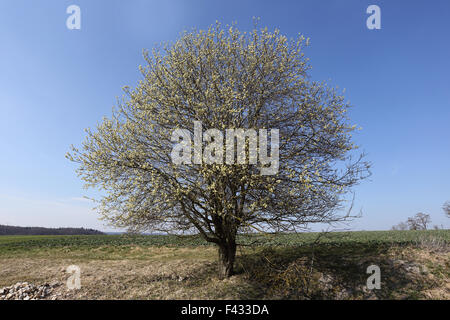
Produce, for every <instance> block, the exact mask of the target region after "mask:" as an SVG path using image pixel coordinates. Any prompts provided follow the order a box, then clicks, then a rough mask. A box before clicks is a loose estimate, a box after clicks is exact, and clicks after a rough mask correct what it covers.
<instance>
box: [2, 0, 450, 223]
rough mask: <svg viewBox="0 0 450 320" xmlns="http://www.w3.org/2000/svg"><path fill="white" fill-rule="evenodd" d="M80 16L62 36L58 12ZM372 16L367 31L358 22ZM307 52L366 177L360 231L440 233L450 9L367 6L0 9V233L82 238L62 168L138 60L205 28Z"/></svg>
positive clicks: (120, 4)
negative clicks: (367, 168)
mask: <svg viewBox="0 0 450 320" xmlns="http://www.w3.org/2000/svg"><path fill="white" fill-rule="evenodd" d="M72 4H76V5H78V6H79V7H80V8H81V29H80V30H69V29H67V27H66V19H67V17H68V16H69V14H67V13H66V8H67V7H68V6H69V5H72ZM371 4H376V5H378V6H379V7H380V8H381V29H380V30H369V29H368V28H367V27H366V19H367V17H369V14H367V13H366V9H367V7H368V6H369V5H371ZM254 16H256V17H260V18H261V20H260V25H261V26H267V27H268V28H269V29H271V30H273V29H274V28H279V29H280V31H281V32H282V33H283V34H285V35H286V36H288V37H294V36H295V35H297V34H298V33H299V32H300V33H302V34H304V35H305V36H306V37H310V38H311V46H310V47H309V48H308V49H307V51H306V55H307V56H308V57H309V58H310V59H311V65H312V67H313V69H312V72H311V74H312V77H313V79H315V80H327V81H329V83H330V84H331V85H334V86H336V85H337V86H339V87H340V88H346V94H345V95H346V97H347V99H348V100H349V101H350V103H351V104H352V105H353V109H352V111H351V115H350V116H351V119H352V121H353V122H354V123H356V124H358V125H359V126H361V127H362V128H363V130H361V131H360V132H359V133H358V134H357V136H356V137H355V140H356V142H357V143H358V144H360V145H361V146H362V149H363V150H365V151H366V152H367V153H368V157H367V159H368V160H369V161H371V162H372V163H373V169H372V172H373V175H372V177H371V178H370V180H367V181H364V182H363V183H362V184H361V185H360V186H358V187H356V188H355V192H356V195H355V196H356V203H355V209H356V210H359V209H362V210H363V217H362V218H361V219H359V220H358V221H356V222H355V223H352V224H351V225H350V227H351V228H353V229H355V230H356V229H364V230H382V229H389V228H390V227H391V226H392V225H394V224H396V223H398V222H401V221H404V220H406V219H407V217H409V216H412V215H414V214H415V213H417V212H425V213H429V214H430V215H431V217H432V224H437V225H441V224H442V225H444V227H447V228H448V227H450V221H449V219H448V218H446V217H445V216H444V214H443V211H442V209H441V206H442V204H443V203H444V202H445V201H446V200H450V148H449V147H450V139H449V138H450V125H449V123H450V78H449V74H450V59H449V57H450V41H449V40H450V38H449V31H450V2H449V1H448V0H442V1H439V0H435V1H399V0H397V1H379V0H371V1H366V0H321V1H317V0H302V1H300V0H297V1H256V0H255V1H248V0H239V1H206V0H204V1H203V0H202V1H200V0H196V1H192V0H190V1H187V0H186V1H137V0H128V1H113V0H108V1H106V0H104V1H101V0H97V1H87V0H71V1H62V0H40V1H25V0H2V1H1V2H0V115H1V116H0V224H10V225H22V226H32V225H39V226H46V227H60V226H61V227H62V226H73V227H92V228H98V229H101V230H111V228H109V227H105V226H103V225H102V222H99V221H98V220H97V218H98V215H97V214H96V213H95V212H94V211H92V210H91V208H92V204H91V203H90V202H88V201H86V200H84V199H83V198H82V197H83V195H88V196H89V195H94V194H95V193H93V192H92V191H86V190H84V189H82V185H83V183H82V181H80V180H79V179H78V178H77V176H76V174H75V172H74V169H75V168H76V166H75V165H74V164H72V163H70V162H69V161H68V160H66V159H65V157H64V155H65V153H66V152H67V151H69V146H70V145H71V144H74V145H80V143H81V141H82V140H83V138H84V131H83V129H84V128H87V127H94V126H95V124H96V123H97V122H99V121H101V118H102V116H108V115H110V114H111V108H112V106H113V105H114V103H115V100H116V97H118V96H121V95H122V89H121V88H122V87H123V86H124V85H131V86H133V85H135V84H136V83H137V81H138V80H139V79H140V73H139V71H138V66H139V65H140V64H143V63H144V60H143V58H142V49H143V48H147V49H151V48H152V47H154V46H155V45H156V44H157V43H159V42H161V41H166V40H175V39H176V38H177V37H178V35H179V34H180V33H181V32H182V31H183V30H185V29H191V28H193V27H196V28H207V27H208V26H209V25H211V24H213V23H214V22H215V21H216V20H218V21H219V22H221V23H223V24H225V25H226V24H230V23H232V22H234V21H235V22H237V25H238V28H239V29H241V30H247V31H248V30H250V29H251V28H252V17H254Z"/></svg>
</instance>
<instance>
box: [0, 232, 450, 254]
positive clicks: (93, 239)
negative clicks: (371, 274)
mask: <svg viewBox="0 0 450 320" xmlns="http://www.w3.org/2000/svg"><path fill="white" fill-rule="evenodd" d="M318 236H319V233H316V232H308V233H297V234H277V235H273V234H265V235H251V236H240V237H238V243H239V244H243V245H246V246H248V245H257V246H303V245H309V244H312V243H314V241H316V239H317V238H318ZM431 239H439V240H440V241H443V242H446V243H450V230H425V231H354V232H331V233H324V234H322V237H321V238H320V243H323V244H330V245H336V246H338V245H340V244H366V245H372V244H373V245H391V244H397V245H404V244H414V243H416V242H418V241H424V240H431ZM105 245H108V246H152V247H153V246H156V247H159V246H176V247H196V246H208V245H214V244H211V243H208V242H206V241H204V240H203V239H202V238H201V237H200V236H175V235H84V236H0V254H2V253H5V252H11V251H17V250H27V249H33V248H58V247H80V246H81V247H99V246H105Z"/></svg>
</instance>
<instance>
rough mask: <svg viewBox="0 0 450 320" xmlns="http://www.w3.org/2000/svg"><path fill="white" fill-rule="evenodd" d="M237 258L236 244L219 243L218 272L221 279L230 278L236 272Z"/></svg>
mask: <svg viewBox="0 0 450 320" xmlns="http://www.w3.org/2000/svg"><path fill="white" fill-rule="evenodd" d="M235 258H236V243H235V242H226V243H219V261H218V269H219V270H218V271H219V277H220V278H228V277H230V276H232V275H233V272H234V269H233V267H234V260H235Z"/></svg>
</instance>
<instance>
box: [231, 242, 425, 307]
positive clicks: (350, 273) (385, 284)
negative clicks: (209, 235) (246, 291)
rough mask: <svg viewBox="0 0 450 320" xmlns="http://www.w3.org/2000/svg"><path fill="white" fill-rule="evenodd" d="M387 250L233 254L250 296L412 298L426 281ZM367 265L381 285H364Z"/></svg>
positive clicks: (344, 247) (335, 247)
mask: <svg viewBox="0 0 450 320" xmlns="http://www.w3.org/2000/svg"><path fill="white" fill-rule="evenodd" d="M389 248H390V247H389V246H387V245H379V244H367V243H364V244H358V243H345V244H342V243H334V244H333V243H327V244H317V245H314V246H300V247H271V248H254V249H252V250H246V252H244V253H242V254H241V255H239V256H238V259H237V268H236V271H237V273H238V274H240V275H242V276H244V277H245V279H246V281H248V283H250V284H251V285H252V286H253V287H254V289H255V290H253V291H254V292H256V293H258V294H257V295H256V296H255V297H253V298H254V299H417V298H418V297H419V296H418V293H419V292H420V291H421V290H422V289H425V288H427V287H428V286H430V284H429V283H428V282H427V281H424V280H423V279H421V278H420V277H419V274H416V273H410V272H408V271H407V270H406V269H405V268H404V267H402V266H398V265H396V263H395V259H392V256H391V255H389V254H388V252H389ZM370 265H377V266H378V267H379V268H380V271H381V272H380V274H381V275H380V276H381V277H380V278H381V288H380V289H372V290H370V289H368V288H367V286H366V284H367V279H368V278H369V277H370V276H371V273H367V268H368V267H369V266H370ZM246 298H248V297H246Z"/></svg>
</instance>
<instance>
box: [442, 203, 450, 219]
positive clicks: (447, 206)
mask: <svg viewBox="0 0 450 320" xmlns="http://www.w3.org/2000/svg"><path fill="white" fill-rule="evenodd" d="M442 209H443V210H444V213H445V214H446V216H447V217H448V218H450V201H447V202H446V203H444V205H443V206H442Z"/></svg>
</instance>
